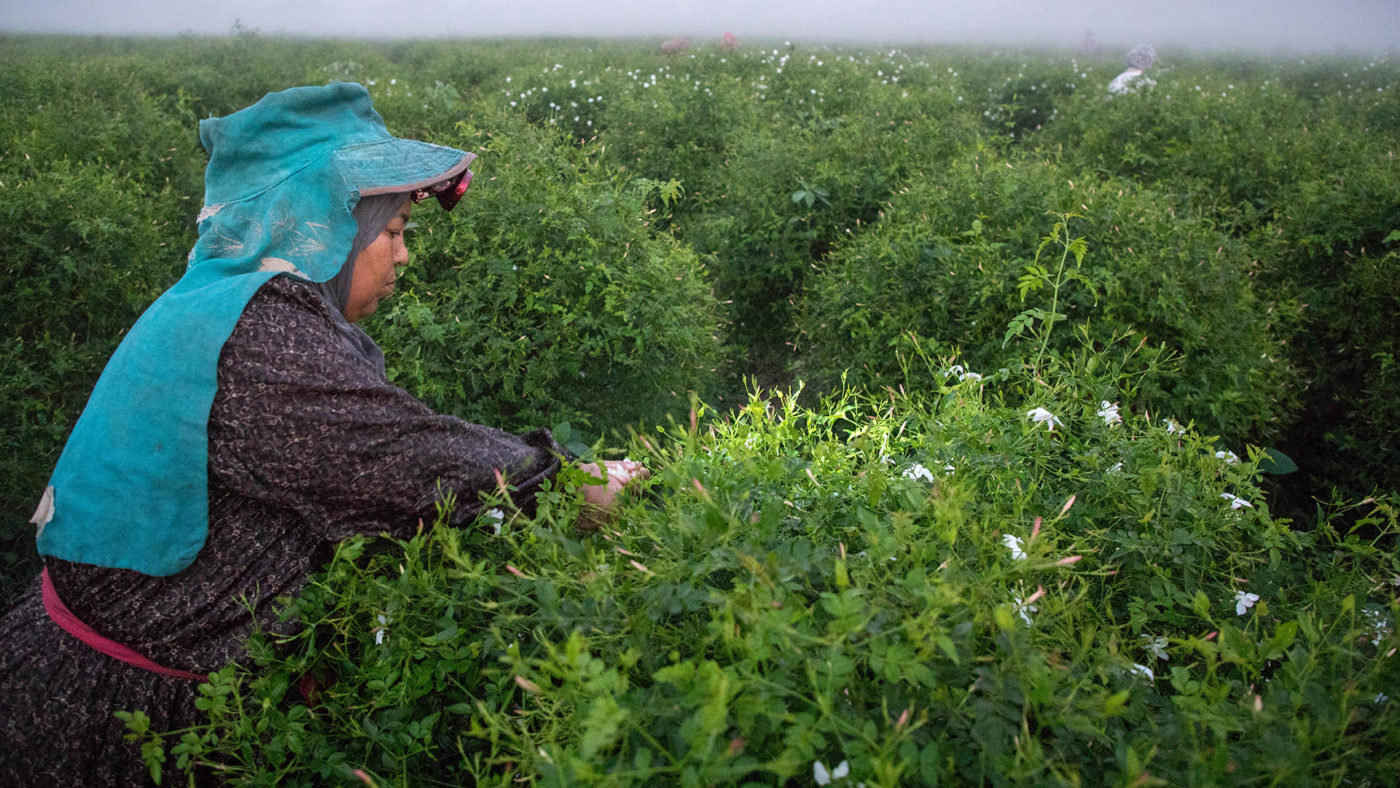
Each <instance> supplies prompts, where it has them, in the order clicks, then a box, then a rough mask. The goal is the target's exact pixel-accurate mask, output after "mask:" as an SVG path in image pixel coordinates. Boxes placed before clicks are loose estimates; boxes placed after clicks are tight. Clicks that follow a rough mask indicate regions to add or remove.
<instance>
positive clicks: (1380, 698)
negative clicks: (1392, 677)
mask: <svg viewBox="0 0 1400 788" xmlns="http://www.w3.org/2000/svg"><path fill="white" fill-rule="evenodd" d="M1388 700H1390V696H1389V695H1387V694H1385V693H1384V692H1377V693H1376V699H1375V700H1374V701H1373V702H1374V703H1375V704H1376V705H1378V706H1379V705H1380V704H1382V703H1385V702H1386V701H1388Z"/></svg>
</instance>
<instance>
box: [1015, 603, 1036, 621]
mask: <svg viewBox="0 0 1400 788" xmlns="http://www.w3.org/2000/svg"><path fill="white" fill-rule="evenodd" d="M1038 612H1040V608H1038V607H1036V606H1035V605H1028V604H1026V603H1025V602H1023V601H1021V598H1020V597H1016V615H1018V616H1020V617H1021V620H1022V621H1024V622H1026V626H1030V625H1031V617H1030V614H1031V613H1038Z"/></svg>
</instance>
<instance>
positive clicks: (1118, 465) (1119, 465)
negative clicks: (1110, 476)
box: [1105, 462, 1123, 473]
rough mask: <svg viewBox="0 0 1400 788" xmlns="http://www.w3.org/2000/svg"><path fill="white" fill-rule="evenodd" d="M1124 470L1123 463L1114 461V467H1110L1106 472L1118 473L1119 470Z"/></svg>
mask: <svg viewBox="0 0 1400 788" xmlns="http://www.w3.org/2000/svg"><path fill="white" fill-rule="evenodd" d="M1122 470H1123V463H1121V462H1118V463H1114V464H1113V467H1111V468H1109V469H1108V470H1107V471H1105V473H1118V472H1120V471H1122Z"/></svg>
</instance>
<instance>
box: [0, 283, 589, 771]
mask: <svg viewBox="0 0 1400 788" xmlns="http://www.w3.org/2000/svg"><path fill="white" fill-rule="evenodd" d="M328 310H329V308H328V307H327V306H326V304H325V302H324V301H322V300H321V297H320V296H319V295H317V294H316V293H315V292H314V291H313V290H312V289H311V288H310V287H309V286H308V285H306V284H305V283H302V282H299V281H297V280H293V279H290V278H287V277H276V278H274V279H272V280H271V281H269V282H268V283H267V284H266V285H264V286H263V287H262V289H261V290H259V292H258V294H257V295H256V296H254V298H253V299H252V301H250V302H249V304H248V307H247V309H246V310H245V311H244V313H243V316H242V318H241V319H240V321H239V323H238V327H237V328H236V329H235V331H234V333H233V336H232V337H230V339H229V340H228V342H227V344H225V345H224V348H223V352H222V354H221V356H220V358H219V383H218V393H217V395H216V396H215V398H214V403H213V407H212V409H211V411H210V416H209V540H208V542H207V543H206V544H205V546H204V550H203V551H202V552H201V553H200V554H199V556H198V558H196V560H195V562H194V563H193V564H192V565H190V566H189V567H188V568H187V569H185V570H183V571H181V572H179V573H177V574H174V575H171V576H169V577H153V576H150V575H145V574H141V573H138V572H132V571H129V570H123V569H109V568H104V567H97V566H91V565H88V564H76V563H70V562H67V561H62V560H58V559H52V558H51V559H49V560H48V562H47V566H48V568H49V572H50V574H51V575H52V577H53V582H54V585H55V587H56V589H57V590H58V593H59V596H60V597H62V598H63V600H64V601H65V602H66V603H67V604H68V607H69V608H71V609H72V611H73V612H74V613H75V614H76V615H77V616H78V617H79V618H81V619H82V620H83V621H85V622H87V623H88V624H89V625H90V626H92V627H93V628H94V629H96V630H97V631H98V632H100V633H102V634H103V635H106V636H107V637H109V638H112V639H113V640H116V641H118V642H120V643H124V644H126V645H128V646H130V647H132V648H134V649H135V650H136V651H138V652H140V653H142V654H144V655H145V656H147V657H149V658H150V659H152V660H154V661H155V662H157V663H159V664H161V665H165V666H167V667H172V668H180V669H185V670H191V671H195V672H208V671H212V670H216V669H218V668H219V667H221V666H223V665H224V664H226V663H228V662H229V661H231V660H237V659H239V658H240V657H241V656H242V655H243V652H242V651H241V646H240V644H241V643H242V641H243V639H244V638H245V637H246V636H247V635H248V633H249V632H250V631H251V630H252V628H253V626H254V622H255V621H256V623H257V624H258V625H259V626H261V627H262V628H263V629H265V630H267V631H279V630H285V629H287V627H288V626H294V624H291V625H289V624H280V625H279V624H278V623H277V622H276V610H277V607H276V605H275V604H274V602H273V600H275V599H276V598H277V597H279V596H284V595H294V594H296V593H297V592H298V591H299V590H300V589H301V587H302V584H303V583H304V582H305V580H306V578H307V576H308V575H309V574H310V573H312V572H314V571H316V569H317V568H318V567H320V566H322V565H323V564H324V563H325V562H326V561H327V560H328V559H329V558H330V555H331V552H332V550H333V549H334V546H335V545H336V543H337V542H339V541H341V540H343V539H345V538H346V537H348V536H351V535H353V534H375V533H384V532H387V533H390V534H394V535H396V536H408V535H411V534H412V533H414V531H415V530H416V529H417V527H418V522H419V520H420V519H422V520H423V521H425V522H431V521H432V520H433V519H434V517H435V516H436V503H437V501H438V499H439V497H440V495H441V494H442V492H445V491H450V492H451V493H453V494H454V495H455V496H456V499H457V501H458V506H457V510H456V512H455V514H454V522H455V523H458V524H460V523H461V522H463V521H466V520H470V519H471V518H473V517H474V516H475V515H476V514H477V512H478V511H479V509H480V504H479V494H480V493H481V492H483V491H490V490H493V489H494V488H495V486H496V480H495V475H494V472H493V471H494V470H496V469H499V470H500V471H501V472H503V473H504V474H505V476H506V479H507V480H508V481H509V482H510V484H511V486H512V487H513V488H516V489H517V490H518V492H513V493H512V496H513V498H514V499H515V500H516V502H517V503H520V504H523V505H527V506H528V505H529V503H530V501H531V500H532V498H533V494H534V492H535V491H536V490H537V489H538V488H539V485H540V484H541V483H542V482H544V481H545V480H546V479H549V478H552V477H553V475H554V474H555V473H556V472H557V471H558V469H559V463H560V460H559V458H560V457H561V456H562V455H563V450H562V449H560V448H559V446H558V445H557V444H555V443H554V441H553V440H552V439H551V438H550V436H549V433H548V432H546V431H544V430H537V431H535V432H531V433H528V434H526V435H523V436H519V437H517V436H514V435H510V434H508V433H504V432H501V431H499V430H495V429H491V428H489V427H482V426H478V425H473V424H468V423H466V422H463V421H461V420H460V419H456V418H453V417H450V416H440V415H437V414H435V413H433V412H432V411H430V410H429V409H428V408H427V407H426V406H424V405H423V404H422V403H421V402H419V401H418V400H416V399H414V398H413V397H412V396H410V395H409V394H408V393H407V392H405V391H403V390H402V389H399V388H396V387H394V386H393V385H391V384H390V383H389V382H388V381H386V380H385V379H384V377H383V375H382V374H380V373H379V371H378V370H377V369H374V368H372V367H371V366H370V365H369V364H368V363H367V362H365V361H364V360H363V359H362V358H361V357H360V356H359V355H358V354H357V353H356V352H355V351H354V350H353V349H352V348H350V347H348V345H347V340H345V339H344V337H343V336H342V335H341V334H340V333H339V332H338V331H337V330H336V328H335V324H334V322H333V320H332V318H331V315H330V312H329V311H328ZM171 352H178V347H172V348H171ZM250 608H251V610H252V612H250ZM196 697H197V693H196V684H195V683H194V682H191V681H185V680H181V679H175V678H167V677H164V676H159V675H156V674H154V673H149V672H147V671H144V670H141V669H140V668H136V667H133V666H130V665H126V664H125V663H122V662H118V661H117V660H114V659H112V658H110V657H107V656H104V655H102V654H100V653H98V652H97V651H94V650H93V649H91V648H90V647H88V646H86V645H84V644H82V643H80V642H78V641H77V640H76V639H74V638H73V637H72V636H70V635H68V634H67V633H65V632H63V631H62V630H60V629H59V628H58V627H57V626H56V625H54V624H53V623H52V622H51V621H50V620H49V619H48V617H47V615H46V614H45V613H44V609H43V604H42V601H41V599H40V594H39V583H38V581H37V580H36V581H35V582H34V583H33V584H32V585H31V587H30V588H29V589H28V591H27V592H26V593H25V595H24V596H23V597H22V598H21V599H20V600H19V602H18V603H17V604H16V605H15V607H14V608H13V609H11V610H10V611H9V612H8V613H6V615H5V617H4V618H3V619H0V704H3V711H0V785H83V786H94V785H133V784H143V783H145V782H147V781H149V777H148V775H147V772H146V768H145V766H144V765H143V764H142V763H141V760H140V757H139V752H137V750H136V748H135V747H133V746H132V745H130V744H128V743H127V742H125V741H124V739H123V734H124V733H125V727H124V725H123V724H122V723H121V722H120V721H119V720H116V719H115V718H114V717H113V716H112V712H113V711H117V710H122V709H126V710H134V709H141V710H144V711H145V712H146V713H147V714H148V715H149V716H150V717H151V718H152V720H153V725H152V727H153V728H154V729H155V730H175V729H179V728H182V727H186V726H189V725H192V724H194V723H196V722H198V721H199V718H200V715H199V713H198V712H197V710H196V709H195V707H194V699H195V698H196Z"/></svg>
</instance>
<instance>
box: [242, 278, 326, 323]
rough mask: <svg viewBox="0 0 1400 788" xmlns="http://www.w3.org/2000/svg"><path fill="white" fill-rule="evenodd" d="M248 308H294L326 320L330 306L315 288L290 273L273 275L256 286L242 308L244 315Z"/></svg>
mask: <svg viewBox="0 0 1400 788" xmlns="http://www.w3.org/2000/svg"><path fill="white" fill-rule="evenodd" d="M250 310H252V311H254V312H280V311H286V310H294V311H302V312H310V313H314V314H316V315H317V316H320V317H323V318H326V319H328V320H329V319H330V317H331V315H330V306H329V305H327V304H326V301H325V299H324V298H322V297H321V294H320V293H318V292H317V291H316V288H315V287H314V286H312V284H311V283H310V282H308V281H306V280H305V279H299V278H297V277H295V276H291V275H290V274H279V275H278V276H274V277H272V278H271V279H269V280H267V282H265V283H264V284H263V286H262V287H260V288H258V291H257V292H256V293H254V294H253V297H252V298H251V299H249V301H248V306H247V307H246V308H245V309H244V310H243V314H244V316H245V317H246V316H247V315H248V312H249V311H250Z"/></svg>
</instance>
